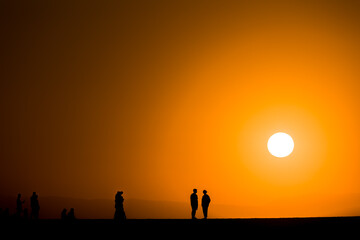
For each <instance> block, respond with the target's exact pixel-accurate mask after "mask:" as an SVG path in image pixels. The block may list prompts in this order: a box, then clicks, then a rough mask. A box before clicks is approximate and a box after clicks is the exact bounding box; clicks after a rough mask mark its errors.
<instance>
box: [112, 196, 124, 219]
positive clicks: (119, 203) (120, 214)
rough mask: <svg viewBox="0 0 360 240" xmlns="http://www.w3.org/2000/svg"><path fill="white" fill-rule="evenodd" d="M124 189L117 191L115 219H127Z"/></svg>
mask: <svg viewBox="0 0 360 240" xmlns="http://www.w3.org/2000/svg"><path fill="white" fill-rule="evenodd" d="M122 194H123V191H120V192H117V193H116V195H115V215H114V220H115V221H122V220H125V219H126V215H125V210H124V198H123V196H122Z"/></svg>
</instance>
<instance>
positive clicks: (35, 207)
mask: <svg viewBox="0 0 360 240" xmlns="http://www.w3.org/2000/svg"><path fill="white" fill-rule="evenodd" d="M30 207H31V215H30V218H31V219H38V218H39V211H40V205H39V200H38V195H37V194H36V192H33V195H32V196H31V197H30Z"/></svg>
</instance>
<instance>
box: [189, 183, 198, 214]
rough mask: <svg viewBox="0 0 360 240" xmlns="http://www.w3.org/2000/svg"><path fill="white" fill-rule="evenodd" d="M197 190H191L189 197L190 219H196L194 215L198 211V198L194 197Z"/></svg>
mask: <svg viewBox="0 0 360 240" xmlns="http://www.w3.org/2000/svg"><path fill="white" fill-rule="evenodd" d="M196 193H197V189H196V188H194V189H193V193H192V194H191V195H190V203H191V219H196V217H195V214H196V210H197V209H198V196H197V195H196Z"/></svg>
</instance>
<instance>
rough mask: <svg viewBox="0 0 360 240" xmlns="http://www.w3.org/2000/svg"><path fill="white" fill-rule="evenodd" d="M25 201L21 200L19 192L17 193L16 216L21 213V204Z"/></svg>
mask: <svg viewBox="0 0 360 240" xmlns="http://www.w3.org/2000/svg"><path fill="white" fill-rule="evenodd" d="M24 202H25V200H24V201H21V194H20V193H19V194H18V196H17V199H16V214H15V215H16V217H20V216H21V213H22V205H23V203H24Z"/></svg>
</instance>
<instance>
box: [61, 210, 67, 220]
mask: <svg viewBox="0 0 360 240" xmlns="http://www.w3.org/2000/svg"><path fill="white" fill-rule="evenodd" d="M66 211H67V210H66V208H64V209H63V210H62V211H61V220H63V221H65V220H66V218H67V217H66Z"/></svg>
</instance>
